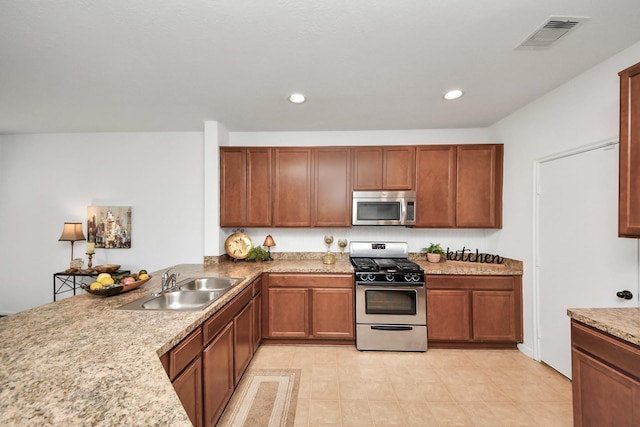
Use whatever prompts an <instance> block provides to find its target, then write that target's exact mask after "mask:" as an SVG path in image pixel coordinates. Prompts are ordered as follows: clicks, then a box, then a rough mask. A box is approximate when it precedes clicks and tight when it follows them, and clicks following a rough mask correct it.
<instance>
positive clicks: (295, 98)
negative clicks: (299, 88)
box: [289, 93, 307, 104]
mask: <svg viewBox="0 0 640 427" xmlns="http://www.w3.org/2000/svg"><path fill="white" fill-rule="evenodd" d="M306 100H307V98H305V96H304V95H303V94H301V93H294V94H291V95H289V101H290V102H293V103H294V104H302V103H303V102H304V101H306Z"/></svg>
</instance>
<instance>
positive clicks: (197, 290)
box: [117, 277, 240, 311]
mask: <svg viewBox="0 0 640 427" xmlns="http://www.w3.org/2000/svg"><path fill="white" fill-rule="evenodd" d="M239 280H240V279H234V278H229V277H203V278H196V279H193V278H192V279H185V280H183V281H181V282H179V283H178V284H177V285H176V287H175V288H174V289H175V290H173V291H169V292H165V293H161V294H160V295H158V294H151V295H146V296H144V297H142V298H138V299H137V300H135V301H132V302H130V303H128V304H124V305H121V306H120V307H118V308H117V310H155V311H195V310H202V309H203V308H205V307H207V306H208V305H209V304H211V303H213V302H214V301H215V300H217V299H218V298H220V297H221V296H222V295H224V294H225V293H227V291H229V289H231V288H232V287H233V285H235V284H236V283H237V282H238V281H239Z"/></svg>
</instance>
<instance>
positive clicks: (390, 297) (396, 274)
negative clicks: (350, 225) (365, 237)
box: [349, 242, 427, 351]
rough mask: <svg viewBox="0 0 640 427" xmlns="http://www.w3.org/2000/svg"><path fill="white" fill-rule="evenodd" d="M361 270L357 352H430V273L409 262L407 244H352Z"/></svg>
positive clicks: (357, 290) (354, 262) (357, 281)
mask: <svg viewBox="0 0 640 427" xmlns="http://www.w3.org/2000/svg"><path fill="white" fill-rule="evenodd" d="M349 252H350V256H351V264H352V265H353V268H354V269H355V295H356V348H357V349H358V350H390V351H425V350H426V349H427V298H426V289H425V281H424V270H423V269H422V268H421V267H420V266H419V265H418V264H416V263H414V262H412V261H409V259H408V255H409V248H408V245H407V243H405V242H351V243H350V244H349Z"/></svg>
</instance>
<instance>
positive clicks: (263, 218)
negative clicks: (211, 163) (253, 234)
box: [220, 147, 271, 227]
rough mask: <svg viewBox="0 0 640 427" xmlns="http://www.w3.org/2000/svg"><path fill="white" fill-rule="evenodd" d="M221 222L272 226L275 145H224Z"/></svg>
mask: <svg viewBox="0 0 640 427" xmlns="http://www.w3.org/2000/svg"><path fill="white" fill-rule="evenodd" d="M220 226H221V227H269V226H271V149H269V148H241V147H222V148H220Z"/></svg>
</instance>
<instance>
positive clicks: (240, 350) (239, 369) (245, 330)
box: [233, 303, 253, 385]
mask: <svg viewBox="0 0 640 427" xmlns="http://www.w3.org/2000/svg"><path fill="white" fill-rule="evenodd" d="M251 310H252V307H251V303H249V304H247V305H246V306H245V307H244V308H243V309H242V311H241V312H240V313H238V314H237V315H236V317H234V319H233V360H234V384H235V385H237V384H238V382H239V381H240V378H241V377H242V374H243V373H244V370H245V369H247V366H249V362H250V361H251V356H252V355H253V336H252V334H251V328H252V327H253V319H252V317H251Z"/></svg>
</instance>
